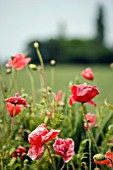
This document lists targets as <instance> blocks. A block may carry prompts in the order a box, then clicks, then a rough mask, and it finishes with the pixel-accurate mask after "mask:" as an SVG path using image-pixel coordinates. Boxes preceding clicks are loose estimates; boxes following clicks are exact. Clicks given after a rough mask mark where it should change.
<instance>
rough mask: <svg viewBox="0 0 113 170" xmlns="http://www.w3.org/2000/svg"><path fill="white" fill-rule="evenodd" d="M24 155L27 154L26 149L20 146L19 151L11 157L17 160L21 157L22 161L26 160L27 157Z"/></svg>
mask: <svg viewBox="0 0 113 170" xmlns="http://www.w3.org/2000/svg"><path fill="white" fill-rule="evenodd" d="M24 153H26V149H25V148H24V147H22V146H18V148H17V150H16V151H15V152H13V153H12V155H11V157H12V158H17V157H18V156H19V157H20V158H21V160H23V159H24V158H25V156H24V155H23V154H24Z"/></svg>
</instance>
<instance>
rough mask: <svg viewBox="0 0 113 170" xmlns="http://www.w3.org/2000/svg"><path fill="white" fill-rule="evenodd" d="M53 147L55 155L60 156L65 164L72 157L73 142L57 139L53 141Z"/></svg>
mask: <svg viewBox="0 0 113 170" xmlns="http://www.w3.org/2000/svg"><path fill="white" fill-rule="evenodd" d="M53 147H54V151H55V152H56V154H58V155H60V156H61V157H62V158H63V160H64V162H65V163H67V162H69V161H70V160H71V159H72V157H73V155H74V141H73V140H72V139H70V138H68V139H61V138H58V139H56V140H55V143H54V145H53Z"/></svg>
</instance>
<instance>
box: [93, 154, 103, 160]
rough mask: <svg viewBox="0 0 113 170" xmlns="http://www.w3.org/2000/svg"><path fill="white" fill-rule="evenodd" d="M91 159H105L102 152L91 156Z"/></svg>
mask: <svg viewBox="0 0 113 170" xmlns="http://www.w3.org/2000/svg"><path fill="white" fill-rule="evenodd" d="M93 159H95V160H97V161H102V160H105V159H106V158H105V156H104V155H103V154H96V155H94V156H93Z"/></svg>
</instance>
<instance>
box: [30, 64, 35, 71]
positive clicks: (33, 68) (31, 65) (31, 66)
mask: <svg viewBox="0 0 113 170" xmlns="http://www.w3.org/2000/svg"><path fill="white" fill-rule="evenodd" d="M29 68H30V69H32V70H37V66H36V65H35V64H29Z"/></svg>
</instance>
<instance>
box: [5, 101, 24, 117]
mask: <svg viewBox="0 0 113 170" xmlns="http://www.w3.org/2000/svg"><path fill="white" fill-rule="evenodd" d="M6 107H7V110H8V112H9V113H10V116H12V117H14V116H16V115H17V114H19V113H20V112H21V109H22V105H18V104H16V105H14V104H11V103H8V102H7V103H6Z"/></svg>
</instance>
